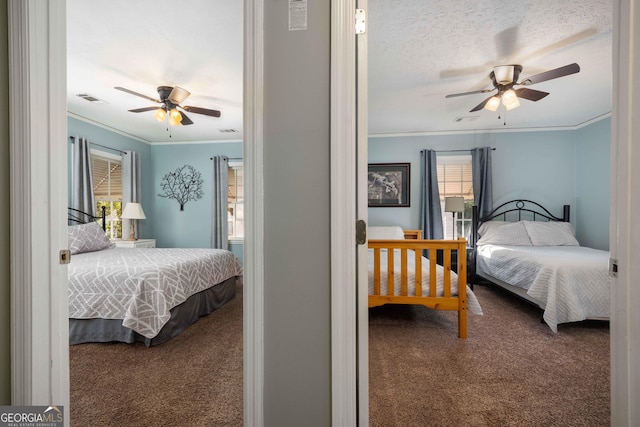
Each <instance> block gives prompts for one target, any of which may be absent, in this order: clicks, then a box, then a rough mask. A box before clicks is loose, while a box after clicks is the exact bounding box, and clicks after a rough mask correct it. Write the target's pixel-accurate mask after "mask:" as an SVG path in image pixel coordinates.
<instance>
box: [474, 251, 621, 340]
mask: <svg viewBox="0 0 640 427" xmlns="http://www.w3.org/2000/svg"><path fill="white" fill-rule="evenodd" d="M608 265H609V252H607V251H602V250H597V249H592V248H586V247H582V246H506V245H482V246H478V256H477V270H478V272H479V273H483V272H484V273H486V274H488V275H489V276H492V277H495V278H496V279H499V280H501V281H503V282H506V283H509V284H511V285H513V286H517V287H520V288H523V289H525V290H526V293H527V295H529V296H530V297H532V298H533V299H535V300H536V301H537V302H538V303H539V305H540V306H541V307H542V308H543V309H544V315H543V318H544V320H545V322H546V323H547V325H549V327H550V328H551V330H552V331H553V332H558V324H560V323H567V322H577V321H581V320H585V319H587V318H609V314H610V310H609V288H610V278H609V275H608Z"/></svg>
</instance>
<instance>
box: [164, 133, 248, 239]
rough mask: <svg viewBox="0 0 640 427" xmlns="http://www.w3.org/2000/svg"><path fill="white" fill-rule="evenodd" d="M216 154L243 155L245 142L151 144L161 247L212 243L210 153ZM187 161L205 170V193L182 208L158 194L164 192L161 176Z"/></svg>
mask: <svg viewBox="0 0 640 427" xmlns="http://www.w3.org/2000/svg"><path fill="white" fill-rule="evenodd" d="M214 155H224V156H227V157H230V158H241V157H242V143H240V142H234V143H211V144H179V145H175V144H171V145H168V144H167V145H154V146H153V147H152V150H151V165H152V167H151V180H152V181H153V188H152V196H153V198H152V204H151V209H152V210H153V212H155V213H156V215H157V216H158V221H156V224H157V226H156V230H155V231H156V234H155V238H156V242H157V245H158V246H159V247H183V248H210V247H211V201H212V200H211V189H212V186H211V181H212V179H213V163H212V161H211V157H213V156H214ZM185 164H187V165H191V166H193V167H194V168H195V169H196V170H197V171H199V172H200V173H201V174H202V179H203V180H204V184H203V190H204V196H203V197H202V198H201V199H199V200H196V201H191V202H189V203H187V204H186V205H185V206H184V211H180V205H179V204H178V202H176V201H175V200H173V199H167V198H162V197H159V196H158V194H160V193H161V188H160V182H161V180H162V177H163V176H164V175H166V174H167V173H168V172H171V171H174V170H175V169H177V168H179V167H181V166H183V165H185Z"/></svg>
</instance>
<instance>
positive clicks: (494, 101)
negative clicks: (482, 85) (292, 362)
mask: <svg viewBox="0 0 640 427" xmlns="http://www.w3.org/2000/svg"><path fill="white" fill-rule="evenodd" d="M499 106H500V98H498V97H497V96H492V97H491V98H489V100H488V101H487V103H486V104H485V105H484V108H485V109H486V110H489V111H496V110H497V109H498V107H499Z"/></svg>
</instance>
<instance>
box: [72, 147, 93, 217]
mask: <svg viewBox="0 0 640 427" xmlns="http://www.w3.org/2000/svg"><path fill="white" fill-rule="evenodd" d="M72 153H73V155H72V157H71V207H72V208H73V209H77V210H79V211H82V212H86V213H88V214H90V215H92V216H95V214H96V202H95V197H94V195H93V175H92V173H91V151H90V148H89V141H87V140H86V139H85V138H79V137H75V138H74V143H73V152H72ZM80 219H81V220H82V221H89V220H90V219H89V218H80Z"/></svg>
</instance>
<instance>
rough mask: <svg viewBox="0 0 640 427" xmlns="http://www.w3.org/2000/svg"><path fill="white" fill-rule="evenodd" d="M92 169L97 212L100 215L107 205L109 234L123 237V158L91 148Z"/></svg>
mask: <svg viewBox="0 0 640 427" xmlns="http://www.w3.org/2000/svg"><path fill="white" fill-rule="evenodd" d="M91 171H92V174H93V194H94V197H95V199H96V213H97V214H98V215H99V214H100V212H101V211H102V206H104V207H106V211H105V212H106V215H107V221H106V222H107V224H106V226H107V236H109V238H111V239H119V238H121V237H122V221H121V220H120V217H121V215H122V158H121V157H120V156H114V155H113V154H110V153H105V152H102V151H98V150H91Z"/></svg>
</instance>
